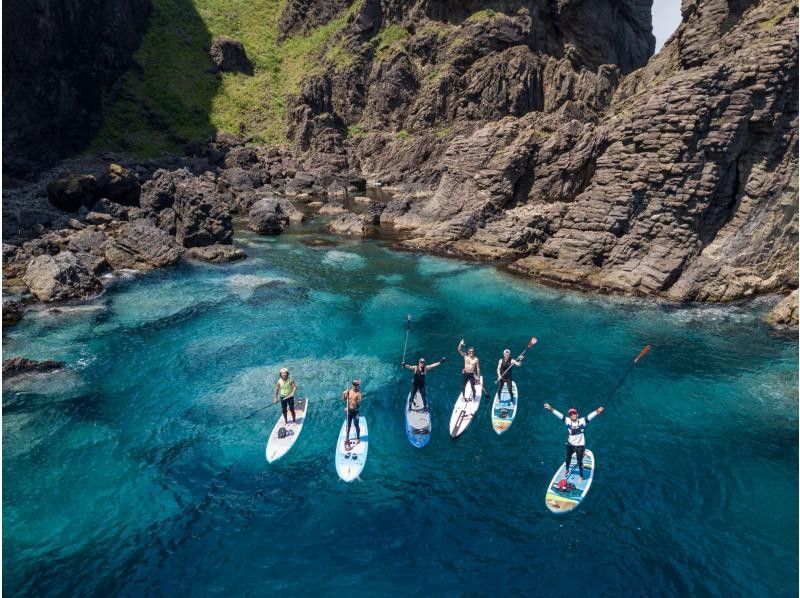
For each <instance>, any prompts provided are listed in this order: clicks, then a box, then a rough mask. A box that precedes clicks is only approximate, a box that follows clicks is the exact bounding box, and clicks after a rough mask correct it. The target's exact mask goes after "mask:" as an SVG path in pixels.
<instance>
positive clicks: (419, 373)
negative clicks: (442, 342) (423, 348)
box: [402, 357, 447, 412]
mask: <svg viewBox="0 0 800 598" xmlns="http://www.w3.org/2000/svg"><path fill="white" fill-rule="evenodd" d="M445 361H447V359H446V358H445V357H442V358H441V359H440V360H439V361H437V362H436V363H432V364H430V365H427V366H426V365H425V358H424V357H420V358H419V361H418V362H417V365H408V364H407V363H406V362H405V361H404V362H403V363H402V366H403V367H404V368H408V369H409V370H411V371H412V372H414V378H413V382H412V384H411V395H410V396H409V398H408V410H409V411H411V405H412V403H413V402H414V397H415V396H416V394H417V391H419V394H420V395H422V411H423V412H427V411H428V397H427V396H426V395H425V376H426V375H427V373H428V370H432V369H433V368H438V367H439V366H440V365H442V363H444V362H445Z"/></svg>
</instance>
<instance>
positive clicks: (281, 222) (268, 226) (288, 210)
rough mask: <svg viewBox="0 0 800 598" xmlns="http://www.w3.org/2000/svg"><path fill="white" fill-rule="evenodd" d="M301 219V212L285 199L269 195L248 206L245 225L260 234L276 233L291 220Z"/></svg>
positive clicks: (284, 228)
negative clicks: (248, 210)
mask: <svg viewBox="0 0 800 598" xmlns="http://www.w3.org/2000/svg"><path fill="white" fill-rule="evenodd" d="M302 219H303V215H302V213H301V212H300V211H299V210H298V209H297V208H295V207H294V206H293V205H292V204H291V202H289V201H288V200H287V199H284V198H281V197H274V196H269V197H263V198H262V199H259V200H258V201H256V202H255V203H254V204H253V206H252V207H251V208H250V212H249V213H248V224H247V226H248V227H249V228H250V229H251V230H253V231H255V232H257V233H259V234H262V235H278V234H280V233H282V232H283V231H284V230H286V228H287V227H288V226H289V224H290V223H291V222H301V221H302Z"/></svg>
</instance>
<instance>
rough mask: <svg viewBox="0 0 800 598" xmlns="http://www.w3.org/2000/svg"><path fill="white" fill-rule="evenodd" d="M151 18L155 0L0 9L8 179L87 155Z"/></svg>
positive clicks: (36, 3) (88, 0)
mask: <svg viewBox="0 0 800 598" xmlns="http://www.w3.org/2000/svg"><path fill="white" fill-rule="evenodd" d="M150 10H151V5H150V0H33V1H30V2H4V3H3V168H4V171H6V172H7V173H11V174H12V175H16V174H26V173H27V172H29V171H30V170H31V169H32V168H33V167H34V165H36V164H40V163H42V162H45V163H46V162H50V161H52V160H55V159H57V158H61V157H64V156H65V155H69V154H71V153H74V152H76V151H78V150H81V149H83V148H84V147H86V145H87V144H88V143H89V141H90V140H91V138H92V135H94V134H95V133H97V131H98V129H99V127H100V114H101V101H102V90H103V89H104V88H106V87H108V86H109V85H110V84H111V83H112V82H113V81H114V80H115V79H116V77H117V76H119V75H120V74H121V73H122V72H123V71H124V70H125V69H127V68H128V67H129V66H130V65H131V56H132V55H133V52H134V51H135V50H136V47H137V46H138V44H139V40H140V39H141V36H142V33H143V32H144V30H145V28H146V26H147V19H148V16H149V14H150Z"/></svg>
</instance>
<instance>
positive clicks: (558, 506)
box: [544, 449, 594, 513]
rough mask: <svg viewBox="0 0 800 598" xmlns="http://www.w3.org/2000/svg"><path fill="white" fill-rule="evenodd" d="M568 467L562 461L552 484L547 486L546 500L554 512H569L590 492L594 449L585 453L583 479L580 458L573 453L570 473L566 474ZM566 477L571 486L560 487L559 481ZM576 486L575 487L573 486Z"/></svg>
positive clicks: (551, 481)
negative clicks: (579, 463)
mask: <svg viewBox="0 0 800 598" xmlns="http://www.w3.org/2000/svg"><path fill="white" fill-rule="evenodd" d="M566 471H567V468H566V466H565V464H564V463H563V462H562V463H561V467H559V468H558V471H556V475H554V476H553V479H552V480H550V485H549V486H548V487H547V494H546V495H545V498H544V502H545V504H546V505H547V508H548V509H550V511H552V512H553V513H569V512H570V511H572V510H573V509H576V508H577V507H578V506H579V505H580V504H581V502H582V501H583V499H584V498H586V494H587V493H588V492H589V488H591V486H592V480H593V479H594V455H593V454H592V451H590V450H588V449H587V450H586V452H584V453H583V476H584V477H583V481H582V482H581V481H580V479H579V475H580V470H579V469H578V458H577V456H576V455H572V461H570V468H569V475H568V476H567V475H565V474H566ZM564 479H566V480H567V482H569V484H570V486H569V487H567V488H563V489H561V488H559V485H558V483H559V482H560V481H561V480H564ZM573 486H574V487H573Z"/></svg>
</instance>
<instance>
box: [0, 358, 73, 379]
mask: <svg viewBox="0 0 800 598" xmlns="http://www.w3.org/2000/svg"><path fill="white" fill-rule="evenodd" d="M65 366H66V364H65V363H64V362H63V361H54V360H52V359H46V360H44V361H36V360H34V359H26V358H25V357H12V358H10V359H4V360H3V378H4V379H7V378H11V377H13V376H20V375H22V374H31V373H38V372H52V371H54V370H60V369H61V368H63V367H65Z"/></svg>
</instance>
